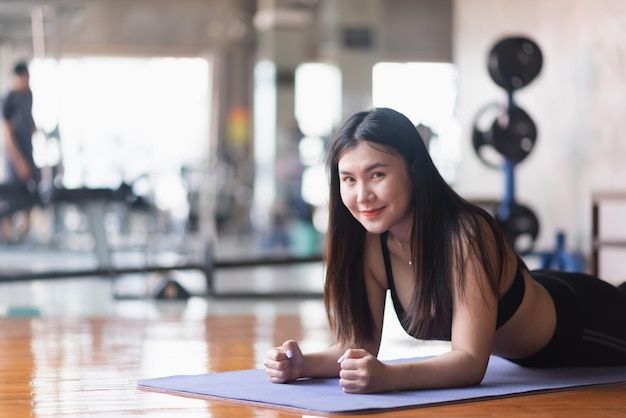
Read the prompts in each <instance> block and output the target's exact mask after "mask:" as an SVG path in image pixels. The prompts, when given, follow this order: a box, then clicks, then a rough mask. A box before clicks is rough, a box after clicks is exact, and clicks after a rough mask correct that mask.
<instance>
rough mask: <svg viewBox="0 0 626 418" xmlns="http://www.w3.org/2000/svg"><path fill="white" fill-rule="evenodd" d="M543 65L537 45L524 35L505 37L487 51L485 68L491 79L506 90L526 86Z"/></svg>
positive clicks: (510, 90) (509, 90)
mask: <svg viewBox="0 0 626 418" xmlns="http://www.w3.org/2000/svg"><path fill="white" fill-rule="evenodd" d="M542 65H543V55H542V53H541V49H540V48H539V46H538V45H537V44H536V43H535V42H534V41H533V40H531V39H528V38H526V37H521V36H517V37H510V38H505V39H502V40H501V41H499V42H498V43H496V44H495V45H494V46H493V47H492V48H491V51H490V52H489V60H488V64H487V68H488V70H489V75H490V76H491V79H492V80H493V81H494V82H495V83H496V84H497V85H499V86H500V87H502V88H504V89H505V90H506V91H508V92H512V91H513V90H518V89H521V88H522V87H525V86H527V85H528V84H529V83H530V82H531V81H533V80H534V79H535V77H537V75H538V74H539V72H540V71H541V67H542Z"/></svg>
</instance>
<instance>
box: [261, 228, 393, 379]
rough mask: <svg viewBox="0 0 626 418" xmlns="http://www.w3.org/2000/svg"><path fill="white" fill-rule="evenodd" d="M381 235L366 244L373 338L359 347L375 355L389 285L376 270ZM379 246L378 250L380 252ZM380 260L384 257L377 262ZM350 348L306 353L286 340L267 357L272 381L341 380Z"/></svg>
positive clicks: (367, 290) (270, 351)
mask: <svg viewBox="0 0 626 418" xmlns="http://www.w3.org/2000/svg"><path fill="white" fill-rule="evenodd" d="M378 239H379V237H378V235H376V236H374V237H373V239H372V236H368V239H367V241H366V245H365V256H364V260H365V261H364V263H365V265H364V269H363V270H364V280H365V288H366V292H367V301H363V303H369V305H370V311H371V313H372V324H373V330H372V339H371V340H370V341H369V342H367V343H366V344H365V345H364V346H363V347H359V349H361V350H362V351H365V352H367V353H372V354H373V355H374V356H375V355H377V354H378V350H379V347H380V340H381V336H382V326H383V319H384V311H385V297H386V291H387V288H386V285H385V284H386V282H385V281H384V280H383V278H381V277H380V271H377V270H376V268H377V266H379V265H380V264H381V263H382V257H381V256H380V254H381V252H380V244H377V243H378V242H379V241H378ZM376 245H378V250H377V249H376ZM378 257H380V258H381V260H380V263H377V262H376V261H377V259H378ZM350 349H355V347H349V346H347V345H343V344H340V343H336V344H334V345H332V346H330V347H329V348H327V349H325V350H323V351H319V352H315V353H307V354H302V352H301V351H300V347H299V346H298V344H297V342H296V341H293V340H289V341H285V343H283V345H282V346H280V347H275V348H272V349H271V350H269V351H268V352H267V354H266V359H265V362H264V364H265V369H266V371H267V374H268V377H269V379H270V381H272V382H275V383H284V382H289V381H293V380H295V379H298V378H300V377H337V376H339V372H340V370H341V362H340V361H339V360H340V358H341V357H342V356H344V354H345V353H346V352H347V350H348V351H350Z"/></svg>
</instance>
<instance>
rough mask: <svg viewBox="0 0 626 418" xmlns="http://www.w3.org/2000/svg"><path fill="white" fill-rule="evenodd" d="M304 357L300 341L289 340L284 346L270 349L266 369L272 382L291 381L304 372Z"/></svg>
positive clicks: (267, 354)
mask: <svg viewBox="0 0 626 418" xmlns="http://www.w3.org/2000/svg"><path fill="white" fill-rule="evenodd" d="M303 363H304V358H303V356H302V351H300V347H299V346H298V343H297V342H295V341H293V340H289V341H285V342H284V343H283V345H282V346H280V347H274V348H272V349H271V350H268V351H267V353H266V355H265V361H264V362H263V364H264V365H265V371H266V372H267V377H268V378H269V380H270V382H272V383H286V382H291V381H294V380H296V379H298V378H299V377H301V374H302V368H303Z"/></svg>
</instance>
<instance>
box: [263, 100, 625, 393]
mask: <svg viewBox="0 0 626 418" xmlns="http://www.w3.org/2000/svg"><path fill="white" fill-rule="evenodd" d="M327 164H328V168H329V172H330V197H329V213H330V216H329V227H328V234H327V241H326V258H325V260H326V282H325V287H324V301H325V306H326V311H327V314H328V318H329V321H330V325H331V328H332V329H333V331H334V332H335V336H336V343H335V344H334V345H332V346H331V347H329V348H328V349H326V350H323V351H320V352H317V353H306V354H303V353H302V352H301V350H300V348H299V346H298V344H297V342H296V341H293V340H288V341H286V342H284V343H283V345H281V346H279V347H275V348H273V349H270V350H269V351H268V353H267V358H266V360H265V367H266V371H267V375H268V377H269V379H270V381H272V382H276V383H283V382H289V381H293V380H295V379H298V378H300V377H337V376H338V377H339V383H340V385H341V386H342V388H343V390H344V391H345V392H348V393H372V392H386V391H394V390H410V389H413V390H414V389H435V388H447V387H459V386H471V385H477V384H479V383H480V382H481V381H482V380H483V378H484V376H485V372H486V369H487V365H488V363H489V359H490V356H491V355H497V356H500V357H504V358H507V359H508V360H511V361H513V362H515V363H518V364H520V365H522V366H526V367H563V366H564V367H567V366H570V367H573V366H623V365H626V293H624V292H622V291H621V290H619V289H618V288H616V287H613V286H612V285H610V284H608V283H606V282H604V281H602V280H600V279H599V278H597V277H593V276H589V275H586V274H580V273H565V272H560V271H547V270H542V271H536V270H534V271H529V270H528V268H527V267H526V265H525V263H524V261H523V260H522V259H521V258H520V256H519V255H518V254H517V253H516V252H515V250H514V249H513V247H512V245H511V243H510V242H508V241H507V239H506V237H505V235H504V233H503V231H502V230H501V228H500V226H499V224H498V223H497V221H496V220H495V218H494V217H493V216H492V215H491V214H489V213H487V212H486V211H485V210H483V209H481V208H480V207H478V206H475V205H473V204H471V203H469V202H468V201H466V200H465V199H463V198H462V197H461V196H460V195H458V194H457V193H456V192H455V191H454V190H453V189H452V188H451V187H450V185H448V183H447V182H446V181H445V180H444V178H443V177H442V176H441V174H440V173H439V171H438V170H437V168H436V167H435V165H434V163H433V160H432V159H431V157H430V155H429V153H428V151H427V149H426V145H425V143H424V141H423V140H422V138H421V137H420V134H419V132H418V129H417V128H416V127H415V126H414V125H413V123H412V122H411V121H410V120H409V119H408V118H407V117H406V116H404V115H403V114H401V113H399V112H397V111H395V110H393V109H389V108H374V109H371V110H366V111H362V112H358V113H356V114H354V115H353V116H352V117H350V118H349V119H348V120H347V121H346V122H345V123H344V124H343V126H342V127H341V128H340V129H339V130H338V132H337V133H336V135H335V137H334V139H333V140H332V142H331V144H330V149H329V155H328V160H327ZM389 238H391V240H390V239H389ZM407 260H408V262H407ZM388 290H389V293H390V295H391V299H392V301H393V307H394V309H395V312H396V314H397V316H398V319H399V320H400V323H401V325H402V326H403V327H404V329H405V330H406V331H407V333H408V334H409V335H411V336H413V337H414V338H416V339H428V340H447V341H450V342H451V349H450V351H448V352H445V353H443V354H440V355H437V356H434V357H431V358H429V359H426V360H419V361H412V362H408V363H403V364H385V363H382V362H381V361H380V360H379V359H378V353H379V349H380V345H381V342H382V338H383V319H384V311H385V302H386V298H387V291H388Z"/></svg>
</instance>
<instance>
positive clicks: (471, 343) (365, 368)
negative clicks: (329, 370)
mask: <svg viewBox="0 0 626 418" xmlns="http://www.w3.org/2000/svg"><path fill="white" fill-rule="evenodd" d="M489 241H490V240H489ZM492 249H493V245H492V243H490V242H486V243H485V246H484V250H486V251H491V250H492ZM468 252H469V253H470V254H471V251H466V253H468ZM464 275H465V278H464V288H463V291H461V290H460V289H459V288H458V285H457V284H456V283H457V282H458V281H457V280H456V278H455V279H454V280H452V282H453V283H454V285H453V315H452V345H451V351H449V352H447V353H444V354H442V355H439V356H436V357H432V358H430V359H427V360H422V361H417V362H410V363H400V364H385V363H381V362H380V361H378V360H377V359H376V358H375V357H374V356H373V355H371V354H369V353H367V352H365V351H363V350H348V351H347V352H346V355H345V357H344V359H343V362H342V364H341V366H342V371H341V373H340V376H341V380H340V383H341V385H342V387H343V388H344V391H345V392H350V393H372V392H384V391H392V390H408V389H430V388H444V387H459V386H471V385H475V384H478V383H480V382H481V381H482V379H483V377H484V374H485V371H486V369H487V365H488V363H489V356H490V354H491V348H492V344H493V339H494V333H495V328H496V317H497V308H498V296H497V295H496V294H494V292H493V291H492V290H491V287H490V284H489V280H488V279H487V276H486V274H485V272H484V269H483V268H482V266H481V265H480V263H479V262H478V260H476V259H474V258H473V257H472V258H471V259H468V260H467V261H466V264H465V266H464Z"/></svg>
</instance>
